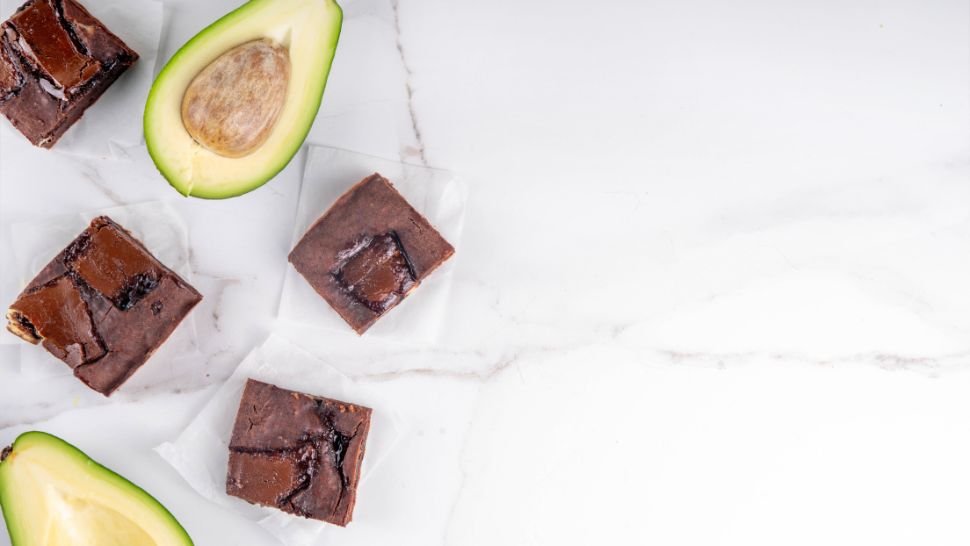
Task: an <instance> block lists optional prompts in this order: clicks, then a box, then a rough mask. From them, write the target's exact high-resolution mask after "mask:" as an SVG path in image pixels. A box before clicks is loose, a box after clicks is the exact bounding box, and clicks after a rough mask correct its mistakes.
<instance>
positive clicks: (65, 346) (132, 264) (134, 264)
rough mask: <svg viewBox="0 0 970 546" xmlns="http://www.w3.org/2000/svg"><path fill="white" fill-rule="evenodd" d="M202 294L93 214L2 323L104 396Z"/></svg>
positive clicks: (142, 360)
mask: <svg viewBox="0 0 970 546" xmlns="http://www.w3.org/2000/svg"><path fill="white" fill-rule="evenodd" d="M201 300H202V296H201V295H200V294H199V293H198V292H197V291H196V290H195V289H194V288H192V286H190V285H189V284H188V283H187V282H185V281H184V280H183V279H182V278H181V277H179V276H178V274H176V273H175V272H174V271H172V270H171V269H169V268H167V267H165V266H164V265H162V263H161V262H159V261H158V260H157V259H155V257H154V256H152V255H151V254H150V253H149V252H148V250H147V249H145V247H144V246H143V245H142V244H141V243H140V242H138V241H137V240H136V239H135V238H134V237H132V236H131V234H130V233H128V232H127V231H125V229H124V228H122V227H121V226H119V225H118V224H116V223H115V222H113V221H112V220H111V219H110V218H108V217H107V216H101V217H98V218H95V219H94V220H93V221H92V222H91V225H90V226H88V228H87V229H85V230H84V231H83V232H82V233H81V234H80V235H78V237H77V238H76V239H74V241H72V242H71V244H69V245H68V246H67V248H65V249H64V250H63V251H61V253H60V254H58V255H57V256H56V257H55V258H54V259H53V260H51V262H50V263H49V264H47V266H46V267H45V268H44V269H43V270H41V272H40V273H38V275H37V276H36V277H35V278H34V280H33V281H31V282H30V284H28V285H27V288H25V289H24V291H23V292H22V293H21V294H20V296H19V297H18V298H17V301H15V302H14V303H13V304H11V305H10V308H9V309H8V310H7V320H8V324H7V329H8V330H10V331H11V332H13V333H14V334H16V335H18V336H20V337H21V338H23V339H24V340H26V341H28V342H30V343H34V344H37V343H41V344H43V346H44V348H45V349H47V350H48V351H49V352H50V353H51V354H53V355H54V356H56V357H57V358H59V359H61V360H63V361H64V362H65V363H66V364H67V365H68V366H70V367H71V368H72V369H73V370H74V375H75V376H77V378H78V379H80V380H81V381H83V382H84V383H85V384H87V385H88V386H89V387H91V388H92V389H94V390H96V391H98V392H100V393H101V394H104V395H105V396H108V395H110V394H111V393H112V392H114V390H115V389H117V388H118V387H119V386H121V384H122V383H124V382H125V381H126V380H127V379H128V378H129V377H130V376H131V375H132V374H133V373H135V371H136V370H137V369H138V368H139V367H141V366H142V365H143V364H144V363H145V362H146V361H147V360H148V359H149V357H151V355H152V353H154V352H155V350H156V349H158V347H159V346H161V345H162V343H164V342H165V340H166V339H168V337H169V336H170V335H171V334H172V332H173V331H175V328H176V327H177V326H178V325H179V324H180V323H181V322H182V320H183V319H184V318H185V317H186V316H187V315H188V314H189V311H191V310H192V308H193V307H195V306H196V304H198V303H199V301H201Z"/></svg>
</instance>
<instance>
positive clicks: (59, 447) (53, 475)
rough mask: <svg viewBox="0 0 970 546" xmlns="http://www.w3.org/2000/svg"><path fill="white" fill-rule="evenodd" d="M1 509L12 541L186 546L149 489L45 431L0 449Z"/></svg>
mask: <svg viewBox="0 0 970 546" xmlns="http://www.w3.org/2000/svg"><path fill="white" fill-rule="evenodd" d="M0 508H2V509H3V518H4V520H5V521H6V523H7V531H8V532H9V533H10V542H11V544H12V545H13V546H82V545H83V546H94V545H97V546H192V539H191V538H189V535H188V533H186V532H185V529H183V528H182V526H181V525H179V523H178V521H176V520H175V517H173V516H172V514H171V513H170V512H169V511H168V510H166V509H165V507H164V506H162V505H161V504H160V503H159V502H158V501H157V500H155V499H154V498H152V496H151V495H149V494H148V493H146V492H145V491H143V490H142V489H141V488H139V487H138V486H137V485H135V484H133V483H131V482H129V481H128V480H126V479H124V478H122V477H121V476H119V475H117V474H115V473H114V472H112V471H110V470H108V469H107V468H105V467H103V466H101V465H99V464H98V463H96V462H94V461H92V460H91V459H90V458H88V456H87V455H85V454H84V453H82V452H81V451H80V450H79V449H77V448H76V447H74V446H72V445H71V444H68V443H67V442H65V441H64V440H61V439H60V438H57V437H55V436H51V435H50V434H46V433H43V432H27V433H24V434H22V435H20V437H19V438H17V440H16V441H15V442H14V444H13V445H12V446H10V447H9V448H6V449H4V450H3V451H2V452H0Z"/></svg>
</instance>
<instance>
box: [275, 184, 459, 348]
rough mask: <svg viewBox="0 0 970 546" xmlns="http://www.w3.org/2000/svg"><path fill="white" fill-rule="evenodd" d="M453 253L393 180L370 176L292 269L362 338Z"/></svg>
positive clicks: (295, 254)
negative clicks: (399, 190)
mask: <svg viewBox="0 0 970 546" xmlns="http://www.w3.org/2000/svg"><path fill="white" fill-rule="evenodd" d="M454 253H455V249H454V247H452V246H451V244H449V243H448V241H446V240H445V239H444V237H442V236H441V234H440V233H438V231H437V230H436V229H435V228H434V227H432V226H431V224H430V223H429V222H428V220H427V219H425V217H424V216H422V215H421V214H420V213H418V211H416V210H414V207H412V206H411V205H410V204H409V203H408V202H407V201H406V200H405V199H404V196H402V195H401V194H400V193H399V192H398V191H397V190H396V189H394V186H393V185H392V184H391V183H390V181H388V180H387V179H386V178H384V177H383V176H381V175H379V174H373V175H371V176H369V177H367V178H365V179H364V180H362V181H361V182H359V183H358V184H356V185H355V186H354V187H352V188H351V189H350V190H348V191H347V192H346V193H344V194H343V195H342V196H341V197H340V198H339V199H337V201H336V202H335V203H334V204H333V205H332V206H331V207H330V209H329V210H328V211H327V212H326V213H325V214H324V215H323V216H322V217H320V219H319V220H317V221H316V223H314V224H313V226H312V227H310V229H309V230H308V231H307V232H306V234H305V235H304V236H303V238H302V239H301V240H300V242H299V244H297V245H296V248H294V249H293V251H292V252H291V253H290V263H292V264H293V267H295V268H296V270H297V271H299V272H300V274H301V275H303V277H304V278H305V279H306V280H307V282H309V283H310V285H311V286H312V287H313V289H314V290H316V292H317V293H318V294H320V296H321V297H323V299H325V300H326V301H327V303H329V304H330V306H331V307H333V308H334V310H336V311H337V313H339V314H340V316H341V317H342V318H343V319H344V320H345V321H346V322H347V324H349V325H350V326H351V327H352V328H353V329H354V330H356V331H357V333H358V334H363V333H364V332H365V331H367V329H368V328H370V327H371V326H372V325H373V324H374V323H375V322H377V320H378V319H379V318H381V317H382V316H384V314H385V313H387V312H388V311H390V310H391V309H392V308H394V307H395V306H397V305H398V304H399V303H401V301H402V300H403V299H404V298H405V297H407V296H408V294H410V293H411V292H412V291H413V290H414V289H415V288H417V287H418V285H419V284H421V281H423V280H424V279H425V278H426V277H427V276H428V275H430V274H431V272H432V271H434V270H435V269H436V268H437V267H438V266H440V265H441V264H442V263H444V262H445V261H446V260H448V259H449V258H451V256H452V255H453V254H454Z"/></svg>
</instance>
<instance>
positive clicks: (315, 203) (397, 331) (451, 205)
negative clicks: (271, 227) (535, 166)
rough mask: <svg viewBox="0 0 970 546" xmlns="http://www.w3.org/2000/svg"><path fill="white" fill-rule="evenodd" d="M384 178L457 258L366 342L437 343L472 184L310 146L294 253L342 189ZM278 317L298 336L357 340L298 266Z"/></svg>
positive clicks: (380, 322)
mask: <svg viewBox="0 0 970 546" xmlns="http://www.w3.org/2000/svg"><path fill="white" fill-rule="evenodd" d="M375 172H377V173H380V174H381V175H383V176H384V177H385V178H387V179H388V180H390V181H391V183H392V184H394V187H395V188H396V189H397V190H398V191H399V192H401V195H403V196H404V198H405V199H406V200H407V201H408V203H410V204H411V206H412V207H414V208H415V209H417V211H418V212H419V213H421V214H422V215H424V216H425V217H426V218H427V219H428V221H429V222H431V225H432V226H434V227H435V229H437V230H438V231H439V232H440V233H441V235H442V236H443V237H444V238H445V240H447V241H448V242H449V243H451V244H452V246H454V247H455V255H454V256H452V257H451V259H449V260H448V261H447V262H445V263H444V264H443V265H442V266H441V267H439V268H438V269H437V270H435V271H434V272H432V273H431V275H429V276H428V278H427V279H425V280H424V281H422V283H421V285H420V286H418V288H417V289H415V290H414V291H413V292H412V293H411V294H410V295H409V296H408V297H407V298H405V299H404V301H403V302H401V304H400V305H398V306H397V307H395V308H394V309H391V310H390V311H389V312H388V313H387V314H386V315H384V316H383V317H381V319H380V320H378V321H377V323H376V324H374V326H372V327H371V328H370V329H369V330H368V331H367V332H366V333H365V334H364V336H365V337H368V338H383V339H391V340H395V341H402V342H403V341H407V342H415V341H417V342H425V343H432V342H434V341H435V340H436V339H437V336H438V333H439V331H440V329H441V325H442V322H443V320H444V318H445V312H444V311H445V308H446V305H447V302H448V297H449V294H450V291H451V281H452V276H453V275H452V272H453V270H454V267H455V262H456V261H457V260H459V259H460V258H461V252H462V251H461V246H460V244H459V239H460V238H461V230H462V225H463V222H464V215H465V202H466V200H467V186H466V184H465V183H464V182H463V181H462V180H461V179H460V178H458V177H457V176H456V175H455V174H454V173H450V172H448V171H442V170H438V169H429V168H427V167H419V166H415V165H407V164H404V163H399V162H396V161H390V160H387V159H381V158H377V157H373V156H369V155H363V154H358V153H354V152H348V151H346V150H340V149H336V148H326V147H319V146H310V150H309V156H308V159H307V166H306V171H305V173H304V175H303V187H302V189H301V191H300V202H299V205H298V207H297V213H296V224H295V228H294V233H293V242H292V245H291V248H292V247H294V246H296V244H297V243H298V242H299V241H300V239H301V238H302V237H303V234H304V233H306V231H307V229H309V227H310V226H311V225H312V224H313V223H314V222H316V220H317V219H318V218H319V217H320V216H322V215H323V214H324V213H325V212H327V210H328V209H329V208H330V206H331V205H332V204H333V203H334V201H336V200H337V198H339V197H340V196H341V195H343V193H344V192H346V191H347V190H348V189H350V188H351V187H352V186H353V185H354V184H356V183H357V182H360V181H361V180H362V179H363V178H365V177H366V176H369V175H371V174H373V173H375ZM279 320H280V321H281V323H285V325H286V327H285V329H286V330H287V331H290V332H296V333H298V335H311V336H312V335H313V333H314V332H319V331H321V330H330V331H336V332H343V333H346V334H348V335H353V336H356V335H357V334H356V333H355V332H354V331H353V329H352V328H351V327H350V326H348V325H347V323H346V322H344V320H343V319H342V318H341V317H340V315H338V314H337V312H336V311H334V310H333V309H332V308H331V307H330V305H329V304H327V302H326V300H324V299H323V298H322V297H320V295H319V294H317V293H316V292H315V291H314V290H313V288H312V287H311V286H310V284H309V283H308V282H307V281H306V279H304V278H303V276H302V275H300V274H299V273H298V272H297V271H296V269H294V268H293V266H292V265H289V266H287V270H286V276H285V278H284V281H283V295H282V299H281V301H280V312H279Z"/></svg>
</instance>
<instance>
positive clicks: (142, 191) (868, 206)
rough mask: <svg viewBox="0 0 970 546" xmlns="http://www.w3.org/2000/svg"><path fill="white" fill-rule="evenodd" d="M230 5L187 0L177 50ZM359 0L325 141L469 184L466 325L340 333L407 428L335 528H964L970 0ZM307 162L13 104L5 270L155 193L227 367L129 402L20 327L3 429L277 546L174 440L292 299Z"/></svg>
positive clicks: (5, 186) (202, 536)
mask: <svg viewBox="0 0 970 546" xmlns="http://www.w3.org/2000/svg"><path fill="white" fill-rule="evenodd" d="M233 4H234V2H232V1H231V0H218V1H217V0H208V1H206V2H196V1H192V0H170V1H167V3H166V14H167V17H168V28H167V31H166V33H165V34H164V44H163V47H162V51H163V54H164V55H165V56H167V55H169V54H171V52H173V51H174V50H175V48H176V47H177V46H178V45H179V44H181V43H182V42H183V41H185V40H186V39H188V38H189V37H190V36H191V35H193V34H194V33H195V32H197V31H198V30H199V29H200V28H202V27H203V26H204V25H206V24H207V23H208V22H209V21H211V20H212V19H214V18H215V17H217V16H218V15H220V14H222V13H223V12H225V11H227V10H228V9H229V8H230V7H231V6H232V5H233ZM344 7H345V14H346V21H345V25H344V30H343V34H342V37H341V42H340V48H339V51H338V53H337V58H336V61H335V65H334V69H333V72H332V74H331V78H330V83H329V85H328V89H327V94H326V98H325V100H324V106H323V109H322V111H321V114H320V116H319V118H318V119H317V123H316V125H315V127H314V129H313V131H312V133H311V136H310V141H311V142H314V143H319V144H326V145H331V146H337V147H341V148H347V149H352V150H357V151H361V152H366V153H371V154H376V155H380V156H384V157H389V158H400V159H404V160H406V161H410V162H416V163H427V164H429V165H432V166H435V167H441V168H446V169H450V170H454V171H458V172H461V173H463V174H464V175H466V176H467V177H468V178H469V179H470V180H471V181H472V183H471V192H470V197H469V210H468V215H467V220H466V224H465V232H464V236H463V238H462V240H461V244H460V246H459V249H458V255H457V262H456V269H455V286H454V291H453V295H452V300H451V302H450V305H449V306H448V311H447V312H448V314H449V315H448V320H447V325H448V326H447V327H446V328H445V331H444V334H443V336H442V337H441V339H440V340H439V342H438V343H435V344H433V345H428V344H423V345H421V344H415V345H411V346H404V345H391V344H385V343H378V342H375V341H373V340H369V339H368V338H366V337H365V338H363V339H356V338H354V337H352V336H345V335H331V334H327V335H321V336H318V337H317V338H316V339H315V340H314V341H315V343H314V345H315V347H314V350H315V351H317V352H320V353H321V354H325V355H326V357H327V360H328V361H330V362H333V363H334V364H336V365H338V366H339V367H340V369H341V370H342V371H343V372H344V373H346V374H348V375H350V376H352V377H354V378H357V379H359V380H360V381H362V382H365V383H367V384H368V385H369V386H370V387H372V388H373V389H375V390H376V391H377V392H379V393H382V394H383V396H386V399H387V401H388V402H393V403H394V404H396V405H397V407H399V408H400V411H401V413H402V414H403V415H404V416H405V417H407V418H408V419H409V421H410V422H411V423H412V425H413V427H412V430H411V431H410V432H409V434H408V435H407V437H406V438H404V440H403V441H402V442H401V444H400V446H399V447H398V449H397V452H396V453H395V454H393V455H392V456H391V457H390V458H389V460H388V462H387V463H386V464H385V465H383V466H382V467H381V468H380V469H379V471H378V472H377V473H376V474H375V475H374V476H373V478H372V479H371V480H370V481H369V482H368V483H367V485H366V488H365V490H363V491H362V492H361V498H360V502H359V505H358V511H357V513H356V517H355V522H354V523H353V524H352V526H351V527H350V528H348V529H347V530H345V531H341V532H339V533H337V534H331V535H330V536H329V537H328V540H327V542H326V543H328V544H342V545H364V544H368V545H372V544H389V543H394V544H413V545H433V544H441V545H463V546H464V545H478V544H481V545H485V544H523V545H525V544H528V545H543V546H544V545H557V544H577V545H578V544H647V543H650V544H664V545H702V544H736V545H745V546H750V545H762V544H763V545H776V544H806V545H807V544H813V545H814V544H840V545H841V544H845V545H855V544H881V545H904V544H905V545H926V544H933V545H951V544H952V545H957V544H966V543H967V542H968V541H970V529H968V528H967V526H966V524H965V521H966V514H967V513H968V511H970V500H968V497H967V495H966V491H968V490H970V463H968V461H970V395H968V392H970V373H968V371H970V290H968V289H967V288H966V287H967V279H968V278H970V253H968V244H970V130H968V126H970V23H968V21H970V8H968V5H967V3H966V2H964V1H958V0H937V1H932V2H925V1H917V0H883V1H865V2H862V1H860V2H838V1H834V0H825V1H820V2H797V1H794V0H785V1H781V2H768V1H756V0H739V1H735V2H717V1H713V0H687V1H683V2H661V1H653V0H648V1H634V0H605V1H602V2H579V1H566V2H562V1H559V2H554V1H551V0H533V1H529V2H521V1H511V0H491V1H489V2H475V1H471V0H461V1H455V0H356V1H349V2H346V3H345V6H344ZM133 122H135V123H136V122H137V120H133ZM304 161H305V153H301V155H300V156H298V157H297V158H296V160H295V161H294V162H293V163H292V164H291V166H290V167H289V168H287V169H286V170H285V171H284V172H283V173H282V174H281V175H280V176H279V177H278V178H277V179H276V180H274V181H273V182H272V183H271V184H269V185H268V186H265V187H264V188H262V189H260V190H258V191H256V192H253V193H252V194H249V195H247V196H245V197H242V198H238V199H234V200H230V201H225V202H204V201H197V200H182V199H179V198H178V197H177V195H176V194H175V193H174V192H173V191H172V190H170V189H169V188H168V187H167V185H166V184H165V183H164V182H163V181H162V179H161V178H160V177H159V176H158V175H156V174H155V172H154V169H153V167H152V165H151V163H150V161H148V159H147V155H146V154H145V153H144V151H143V150H136V151H135V152H134V153H132V156H131V158H130V160H128V161H110V160H79V159H76V158H71V157H67V156H64V155H59V154H57V153H51V152H46V151H42V150H35V149H32V148H30V147H29V146H27V145H26V144H25V143H24V142H22V141H21V140H20V139H15V138H11V137H10V136H9V133H4V134H3V138H2V143H0V215H2V218H0V219H2V222H0V230H2V233H0V236H2V237H3V238H4V239H3V240H2V248H0V251H2V253H0V262H2V264H3V267H2V268H0V271H2V272H3V273H4V275H5V276H4V277H3V282H2V286H0V288H2V290H0V295H2V297H3V301H4V302H8V301H10V300H12V298H13V296H14V294H15V292H16V288H17V287H16V286H15V285H16V281H15V280H14V279H12V278H11V277H10V275H9V271H8V270H9V269H10V268H9V264H10V260H11V257H10V254H9V249H10V247H11V244H10V241H9V239H8V237H9V226H10V225H11V224H12V223H15V222H18V221H22V220H25V219H32V218H35V217H38V216H42V215H56V214H61V213H70V212H77V211H83V210H91V209H97V208H102V207H105V206H109V205H112V204H117V203H133V202H141V201H148V200H154V199H171V200H172V201H173V202H174V203H175V207H176V208H177V210H178V211H179V213H180V214H182V215H183V216H184V217H185V219H186V220H187V222H188V224H189V226H190V230H191V232H190V237H191V245H192V265H193V268H194V270H195V277H196V281H197V285H198V287H199V288H200V290H201V291H202V292H204V293H205V295H206V300H205V302H204V303H203V305H202V306H201V307H200V308H199V309H198V310H197V311H196V319H197V321H196V322H197V325H198V329H199V333H200V337H201V339H202V348H203V352H204V359H202V360H200V362H199V366H198V373H197V374H195V376H193V377H190V378H186V379H185V381H184V382H183V383H182V384H178V385H171V384H165V385H158V386H154V387H148V388H143V389H126V390H123V392H121V393H119V396H118V397H117V399H116V400H112V401H111V402H110V403H105V402H104V401H102V400H101V399H99V398H98V397H97V396H96V395H92V394H90V393H88V392H86V391H85V390H84V389H83V388H82V387H80V386H79V384H77V383H76V382H74V381H73V380H72V379H71V378H69V377H66V378H63V380H44V381H34V380H31V379H29V378H25V377H23V376H21V375H19V373H18V371H19V363H18V357H19V350H18V349H16V348H11V347H9V346H4V347H0V426H7V425H16V426H19V427H27V428H43V429H46V430H51V431H53V432H56V433H59V434H62V435H64V436H65V437H66V438H68V439H70V440H71V441H73V442H75V443H76V444H78V445H79V446H81V447H82V448H83V449H86V450H87V451H88V452H89V453H90V454H91V455H92V456H94V457H95V458H97V459H99V460H102V461H104V462H105V463H107V464H109V466H112V467H113V468H115V469H117V470H119V471H121V472H122V473H124V474H125V475H127V476H129V477H130V478H132V479H133V480H134V481H136V482H138V483H140V484H142V485H144V486H145V487H146V488H147V489H149V490H150V491H152V492H153V493H155V494H156V495H157V496H158V497H159V498H160V499H161V500H162V501H163V502H164V503H166V504H167V505H168V506H169V508H171V509H172V511H173V512H174V513H175V514H176V515H177V516H178V517H179V518H180V519H181V520H182V521H183V522H184V523H185V525H186V527H187V528H188V530H189V531H190V532H191V533H192V535H193V536H194V537H195V538H196V543H197V544H200V545H210V544H211V545H225V544H247V545H262V544H266V545H270V544H273V541H272V540H271V539H270V538H268V537H266V536H265V535H264V534H262V531H260V530H259V529H258V528H256V527H254V526H253V525H251V524H248V523H246V522H243V521H241V520H240V519H239V518H238V517H237V516H235V515H234V514H231V513H229V512H227V511H225V510H224V509H222V508H217V507H215V506H214V505H211V504H209V503H208V502H207V501H204V500H202V499H200V498H198V497H197V496H195V495H194V494H193V493H192V492H191V490H190V489H189V488H188V487H187V486H186V485H185V484H184V483H182V482H181V481H180V479H179V478H178V477H177V475H176V474H175V473H174V472H173V471H172V470H171V469H170V468H168V467H167V466H166V465H165V464H164V463H163V462H162V461H161V460H160V459H159V457H158V456H157V455H155V454H154V453H153V451H152V447H153V446H154V445H156V444H158V443H159V442H161V441H164V440H169V439H172V438H174V437H175V436H176V435H177V434H178V432H179V431H180V430H181V428H182V427H183V426H184V425H185V423H186V422H187V421H188V420H189V419H190V418H191V417H192V416H193V414H194V412H195V411H197V410H198V408H200V407H201V406H202V404H204V402H205V400H206V397H207V396H209V395H210V394H211V392H212V388H213V386H214V385H216V384H218V383H219V382H220V381H221V380H222V379H223V378H225V377H226V376H227V375H228V374H229V373H230V372H231V371H232V369H233V367H234V366H235V365H236V364H237V363H238V362H239V361H240V359H241V358H242V356H243V355H245V354H246V353H247V352H248V351H249V350H250V349H251V348H252V347H254V346H255V345H257V344H259V343H261V342H262V340H263V339H265V337H266V336H267V335H268V333H269V332H270V331H271V330H272V329H273V327H274V320H273V317H274V315H275V311H276V307H277V300H278V297H279V294H280V289H281V283H282V279H283V274H284V272H285V267H286V260H285V256H286V253H287V252H288V250H289V248H288V246H289V242H290V236H291V232H290V227H289V226H290V223H291V222H292V217H293V215H294V211H295V208H296V200H297V197H298V190H299V181H300V175H301V172H302V168H303V165H304ZM416 297H420V294H417V295H416ZM149 365H151V364H149ZM51 419H52V420H51ZM13 433H14V431H13V430H8V431H7V432H5V433H4V434H3V436H2V437H0V443H6V442H8V441H9V440H10V439H12V437H13ZM3 540H4V539H2V538H0V544H5V542H3Z"/></svg>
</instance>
